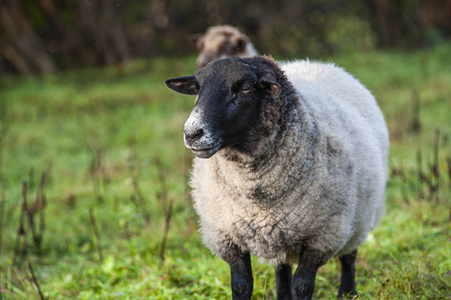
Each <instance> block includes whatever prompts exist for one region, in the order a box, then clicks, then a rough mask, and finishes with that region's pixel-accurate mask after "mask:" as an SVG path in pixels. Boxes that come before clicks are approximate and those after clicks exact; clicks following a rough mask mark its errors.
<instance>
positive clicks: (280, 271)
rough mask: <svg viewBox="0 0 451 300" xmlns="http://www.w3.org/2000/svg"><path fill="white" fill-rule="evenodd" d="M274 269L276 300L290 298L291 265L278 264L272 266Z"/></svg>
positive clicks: (289, 299) (287, 299)
mask: <svg viewBox="0 0 451 300" xmlns="http://www.w3.org/2000/svg"><path fill="white" fill-rule="evenodd" d="M274 269H275V271H276V288H277V300H291V299H292V297H291V281H292V277H293V276H292V271H293V268H292V267H291V265H287V264H280V265H276V266H275V267H274Z"/></svg>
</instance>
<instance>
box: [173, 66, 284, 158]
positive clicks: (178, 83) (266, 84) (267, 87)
mask: <svg viewBox="0 0 451 300" xmlns="http://www.w3.org/2000/svg"><path fill="white" fill-rule="evenodd" d="M165 83H166V85H167V86H168V87H169V88H170V89H173V90H174V91H176V92H179V93H182V94H188V95H198V96H197V100H196V103H195V105H194V108H193V110H192V112H191V114H190V116H189V118H188V120H187V121H186V123H185V128H184V134H185V135H184V138H185V146H186V147H187V148H189V149H190V150H191V151H192V152H193V153H194V154H195V155H196V156H197V157H200V158H209V157H211V156H212V155H213V154H215V153H216V152H217V151H218V150H220V149H223V148H227V147H235V148H236V149H237V150H242V151H243V149H246V143H247V142H248V141H249V140H251V139H252V137H250V132H251V130H252V129H253V128H256V127H257V126H258V122H259V118H260V117H261V110H262V106H263V105H264V103H265V102H267V101H274V99H277V98H278V97H279V95H280V91H281V87H280V85H279V84H278V83H277V79H276V75H275V73H274V70H273V69H272V68H271V64H270V63H269V62H268V59H267V58H261V57H256V58H247V59H240V58H227V59H221V60H218V61H215V62H212V63H209V64H208V65H207V66H206V67H205V68H203V69H201V70H199V71H198V72H197V73H196V74H195V75H193V76H186V77H178V78H171V79H168V80H166V82H165Z"/></svg>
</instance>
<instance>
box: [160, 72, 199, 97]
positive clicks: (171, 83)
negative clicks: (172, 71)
mask: <svg viewBox="0 0 451 300" xmlns="http://www.w3.org/2000/svg"><path fill="white" fill-rule="evenodd" d="M164 83H166V86H167V87H168V88H170V89H171V90H174V91H176V92H178V93H182V94H188V95H198V94H199V88H198V86H199V85H198V84H197V81H196V78H195V77H194V76H185V77H176V78H169V79H167V80H166V81H165V82H164Z"/></svg>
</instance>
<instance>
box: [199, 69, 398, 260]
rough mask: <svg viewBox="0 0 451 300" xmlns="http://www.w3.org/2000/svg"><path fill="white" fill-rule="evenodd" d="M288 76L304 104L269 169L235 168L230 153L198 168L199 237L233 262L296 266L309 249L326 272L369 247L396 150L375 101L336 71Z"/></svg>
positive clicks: (307, 71)
mask: <svg viewBox="0 0 451 300" xmlns="http://www.w3.org/2000/svg"><path fill="white" fill-rule="evenodd" d="M281 68H282V70H283V71H284V72H285V74H286V76H287V78H288V80H289V81H290V82H291V83H292V84H293V86H294V88H295V90H296V93H297V96H298V98H299V100H298V105H297V107H296V109H295V110H294V111H291V112H289V113H290V114H291V116H290V118H289V120H290V121H289V122H287V123H286V124H284V125H285V128H286V132H285V133H284V136H283V138H282V139H281V140H280V141H278V142H277V143H278V144H277V145H276V147H274V148H273V149H272V150H271V151H269V152H268V157H267V161H266V162H265V164H264V166H263V167H261V168H259V169H258V171H256V170H255V168H252V167H251V166H248V165H246V164H243V163H236V162H233V161H230V160H227V159H226V157H225V155H224V153H225V152H224V151H226V149H223V150H220V151H218V152H217V153H216V154H215V155H214V156H213V157H211V158H209V159H199V158H195V159H194V167H193V172H192V179H191V186H192V188H193V191H192V195H193V199H194V206H195V209H196V211H197V213H198V214H199V216H200V231H201V232H202V236H203V239H204V242H205V244H206V245H207V246H208V247H209V248H210V249H211V250H212V251H213V252H214V253H215V254H217V255H219V256H220V257H221V258H223V259H224V260H225V261H227V262H229V261H230V260H232V259H233V257H234V255H235V254H236V251H241V252H250V253H251V254H253V255H255V256H257V257H258V258H259V260H260V261H261V262H263V261H266V262H268V263H270V264H277V263H282V262H285V263H295V262H297V261H298V258H299V253H300V251H301V249H302V248H304V247H307V248H308V249H310V250H313V252H315V253H316V254H317V255H318V257H320V260H321V261H323V263H325V262H327V260H328V259H330V258H331V257H333V256H334V255H337V254H338V255H342V254H347V253H350V252H351V251H353V250H355V249H356V248H357V247H358V245H360V244H362V243H363V242H364V240H365V238H366V236H367V234H368V232H369V231H370V230H372V229H373V228H374V226H375V225H376V224H377V222H378V220H379V218H380V216H381V215H382V213H383V210H384V190H385V184H386V180H387V156H388V144H389V143H388V132H387V128H386V125H385V121H384V118H383V115H382V113H381V111H380V109H379V108H378V106H377V104H376V101H375V99H374V97H373V96H372V95H371V93H370V92H369V91H368V90H367V89H366V88H365V87H364V86H363V85H362V84H360V82H359V81H358V80H356V79H355V78H354V77H353V76H351V75H350V74H348V73H346V72H345V71H344V70H343V69H341V68H338V67H336V66H335V65H333V64H330V63H319V62H311V61H294V62H291V63H284V64H283V65H281ZM263 145H264V144H262V147H263ZM264 151H267V149H262V152H264ZM257 199H258V200H257ZM262 199H263V200H262ZM237 248H238V249H237Z"/></svg>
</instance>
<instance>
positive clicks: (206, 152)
mask: <svg viewBox="0 0 451 300" xmlns="http://www.w3.org/2000/svg"><path fill="white" fill-rule="evenodd" d="M220 148H221V144H220V143H216V144H215V145H213V146H208V147H203V148H194V147H192V148H190V150H191V152H193V154H194V155H195V156H197V157H199V158H210V157H212V156H213V154H215V153H216V152H218V150H219V149H220Z"/></svg>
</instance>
